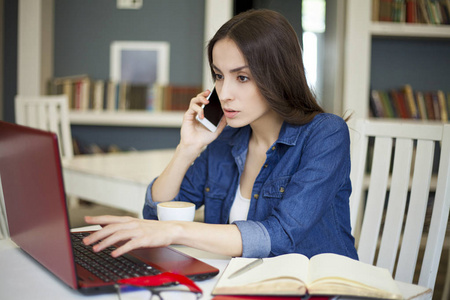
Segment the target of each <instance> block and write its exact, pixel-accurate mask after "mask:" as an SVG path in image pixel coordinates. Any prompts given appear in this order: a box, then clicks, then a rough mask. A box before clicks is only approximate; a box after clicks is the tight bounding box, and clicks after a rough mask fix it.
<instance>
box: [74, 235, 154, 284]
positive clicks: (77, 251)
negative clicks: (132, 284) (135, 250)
mask: <svg viewBox="0 0 450 300" xmlns="http://www.w3.org/2000/svg"><path fill="white" fill-rule="evenodd" d="M88 235H89V233H87V232H72V233H71V237H72V245H73V250H74V256H75V263H77V264H79V265H81V266H82V267H83V268H85V269H87V270H88V271H90V272H91V273H93V274H94V275H95V276H97V277H99V278H100V279H102V280H103V281H104V282H114V281H117V280H119V279H122V278H130V277H140V276H148V275H156V274H159V273H161V272H160V271H159V270H157V269H155V268H153V267H151V266H149V265H147V264H146V263H144V262H142V261H139V260H138V259H136V258H134V257H131V256H127V255H122V256H119V257H117V258H114V257H112V256H111V252H112V251H113V250H114V249H116V247H114V246H111V247H108V248H106V249H104V250H103V251H100V252H94V251H93V250H92V246H86V245H85V244H84V243H83V241H82V240H83V238H84V237H86V236H88Z"/></svg>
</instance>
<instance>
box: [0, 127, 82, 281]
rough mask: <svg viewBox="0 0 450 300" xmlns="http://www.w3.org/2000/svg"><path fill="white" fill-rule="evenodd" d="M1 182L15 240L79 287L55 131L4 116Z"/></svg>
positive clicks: (0, 138)
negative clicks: (16, 123) (22, 123)
mask: <svg viewBox="0 0 450 300" xmlns="http://www.w3.org/2000/svg"><path fill="white" fill-rule="evenodd" d="M0 181H1V184H2V187H3V196H4V201H5V208H6V215H7V219H8V225H9V232H10V235H11V239H12V240H13V241H14V242H15V243H16V244H17V245H18V246H19V247H20V248H22V249H23V250H24V251H25V252H27V253H28V254H29V255H31V256H32V257H33V258H34V259H36V260H37V261H39V262H40V263H41V264H42V265H44V266H45V267H46V268H47V269H49V270H50V271H52V272H53V273H54V274H55V275H56V276H58V277H59V278H60V279H62V280H63V281H64V282H66V283H67V284H68V285H69V286H71V287H72V288H76V286H77V282H76V275H75V269H74V262H73V254H72V247H71V241H70V235H69V220H68V215H67V207H66V200H65V194H64V185H63V178H62V170H61V161H60V156H59V150H58V141H57V137H56V134H54V133H50V132H44V131H40V130H36V129H32V128H29V127H24V126H19V125H15V124H10V123H6V122H2V121H0Z"/></svg>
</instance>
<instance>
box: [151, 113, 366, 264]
mask: <svg viewBox="0 0 450 300" xmlns="http://www.w3.org/2000/svg"><path fill="white" fill-rule="evenodd" d="M250 134H251V128H250V126H246V127H242V128H230V127H227V128H225V130H224V131H223V132H222V133H221V135H220V136H219V137H218V138H217V139H216V140H215V141H213V142H212V143H211V144H210V145H208V147H207V148H206V149H205V151H203V152H202V153H201V155H200V156H199V157H198V158H197V159H196V160H195V162H194V163H193V164H192V166H191V167H190V168H189V170H188V171H187V173H186V176H185V177H184V180H183V182H182V184H181V188H180V192H179V194H178V195H177V196H176V198H175V199H174V200H176V201H189V202H193V203H195V205H196V206H197V208H198V207H200V206H201V205H205V222H206V223H214V224H227V222H228V218H229V215H230V209H231V205H232V204H233V200H234V198H235V195H236V190H237V186H238V184H239V181H240V176H241V174H242V172H243V170H244V165H245V159H246V156H247V150H248V141H249V138H250ZM349 176H350V138H349V132H348V127H347V125H346V123H345V122H344V120H343V119H342V118H340V117H338V116H336V115H333V114H325V113H324V114H319V115H317V116H316V117H315V118H314V119H313V120H312V121H311V122H310V123H308V124H305V125H292V124H289V123H286V122H285V123H284V124H283V125H282V128H281V130H280V134H279V137H278V140H277V141H276V142H275V143H274V144H273V145H272V146H271V147H270V148H269V149H268V151H267V152H266V161H265V163H264V165H263V167H262V168H261V170H260V172H259V174H258V176H257V177H256V180H255V182H254V185H253V190H252V198H251V202H250V208H249V212H248V217H247V221H236V222H234V224H235V225H236V226H237V227H238V228H239V230H240V233H241V236H242V246H243V253H242V256H244V257H269V256H276V255H281V254H285V253H292V252H296V253H301V254H304V255H306V256H307V257H312V256H314V255H316V254H319V253H326V252H328V253H337V254H341V255H345V256H348V257H351V258H355V259H357V258H358V256H357V253H356V249H355V246H354V238H353V236H352V235H351V226H350V209H349V197H350V193H351V182H350V177H349ZM152 185H153V182H152V183H151V184H150V185H149V187H148V189H147V194H146V201H145V205H144V212H143V215H144V218H147V219H156V203H155V202H153V201H152V197H151V188H152Z"/></svg>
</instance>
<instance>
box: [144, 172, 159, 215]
mask: <svg viewBox="0 0 450 300" xmlns="http://www.w3.org/2000/svg"><path fill="white" fill-rule="evenodd" d="M155 180H156V178H155V179H153V180H152V182H151V183H150V184H149V185H148V187H147V192H146V193H145V203H144V210H143V213H142V215H143V216H144V219H148V220H157V219H158V215H157V213H156V205H157V204H158V203H157V202H154V201H153V199H152V186H153V183H154V182H155Z"/></svg>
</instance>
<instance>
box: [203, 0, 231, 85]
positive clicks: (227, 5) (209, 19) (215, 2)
mask: <svg viewBox="0 0 450 300" xmlns="http://www.w3.org/2000/svg"><path fill="white" fill-rule="evenodd" d="M232 16H233V1H232V0H206V1H205V36H204V39H205V43H204V47H203V49H204V51H203V89H211V88H212V85H213V81H212V79H211V71H210V68H209V63H208V52H207V50H206V46H207V45H208V42H209V40H210V39H211V38H212V37H213V36H214V34H215V33H216V31H217V30H218V29H219V28H220V27H221V26H222V25H223V24H224V23H225V22H226V21H228V20H229V19H231V17H232Z"/></svg>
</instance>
